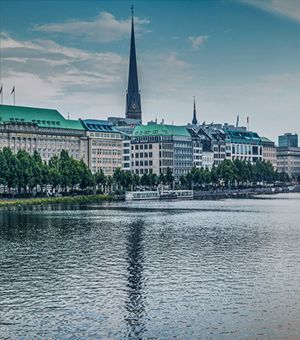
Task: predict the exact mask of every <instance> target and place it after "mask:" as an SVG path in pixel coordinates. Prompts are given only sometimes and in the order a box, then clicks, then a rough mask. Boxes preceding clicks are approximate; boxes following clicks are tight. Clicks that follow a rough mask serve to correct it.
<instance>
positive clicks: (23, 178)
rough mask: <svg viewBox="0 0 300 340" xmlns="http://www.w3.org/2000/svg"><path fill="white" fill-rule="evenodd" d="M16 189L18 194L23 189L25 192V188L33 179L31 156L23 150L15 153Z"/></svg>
mask: <svg viewBox="0 0 300 340" xmlns="http://www.w3.org/2000/svg"><path fill="white" fill-rule="evenodd" d="M16 172H17V187H18V193H19V194H20V193H21V190H22V189H23V190H24V191H25V193H26V192H27V187H28V186H29V184H30V181H31V179H32V177H33V173H32V160H31V156H30V155H29V154H28V153H27V152H26V151H25V150H19V151H18V153H17V166H16Z"/></svg>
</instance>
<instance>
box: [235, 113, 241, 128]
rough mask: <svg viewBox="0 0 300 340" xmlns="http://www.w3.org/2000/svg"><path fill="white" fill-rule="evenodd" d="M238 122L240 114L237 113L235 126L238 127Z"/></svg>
mask: <svg viewBox="0 0 300 340" xmlns="http://www.w3.org/2000/svg"><path fill="white" fill-rule="evenodd" d="M239 122H240V115H237V117H236V125H235V127H236V128H238V127H239Z"/></svg>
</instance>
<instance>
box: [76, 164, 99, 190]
mask: <svg viewBox="0 0 300 340" xmlns="http://www.w3.org/2000/svg"><path fill="white" fill-rule="evenodd" d="M77 167H78V171H79V187H80V189H81V190H84V189H86V188H88V187H92V186H93V185H94V183H95V181H94V177H93V175H92V173H91V170H90V169H89V168H88V167H87V165H86V164H85V163H84V161H83V160H81V161H79V162H78V164H77Z"/></svg>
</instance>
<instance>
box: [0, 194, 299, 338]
mask: <svg viewBox="0 0 300 340" xmlns="http://www.w3.org/2000/svg"><path fill="white" fill-rule="evenodd" d="M0 270H1V275H0V338H1V339H3V338H4V339H5V338H7V339H33V338H35V339H123V338H133V339H140V338H151V339H156V338H162V339H170V338H178V339H236V338H237V339H245V338H247V339H257V338H258V339H268V338H270V339H284V338H288V337H290V338H292V339H293V338H295V337H298V336H299V334H300V194H282V195H278V196H272V197H270V198H267V199H264V200H262V199H258V200H225V201H176V200H174V201H171V202H167V201H164V202H159V201H156V202H149V201H147V202H132V203H124V202H120V203H105V204H101V205H100V204H89V205H84V206H67V207H66V206H64V207H59V206H55V207H54V206H52V207H47V208H46V207H44V208H40V207H30V208H26V209H22V210H12V211H4V210H2V211H0Z"/></svg>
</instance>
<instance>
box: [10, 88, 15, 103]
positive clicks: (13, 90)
mask: <svg viewBox="0 0 300 340" xmlns="http://www.w3.org/2000/svg"><path fill="white" fill-rule="evenodd" d="M10 94H13V95H14V97H13V98H14V106H16V87H15V85H14V87H13V88H12V90H11V93H10Z"/></svg>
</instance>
